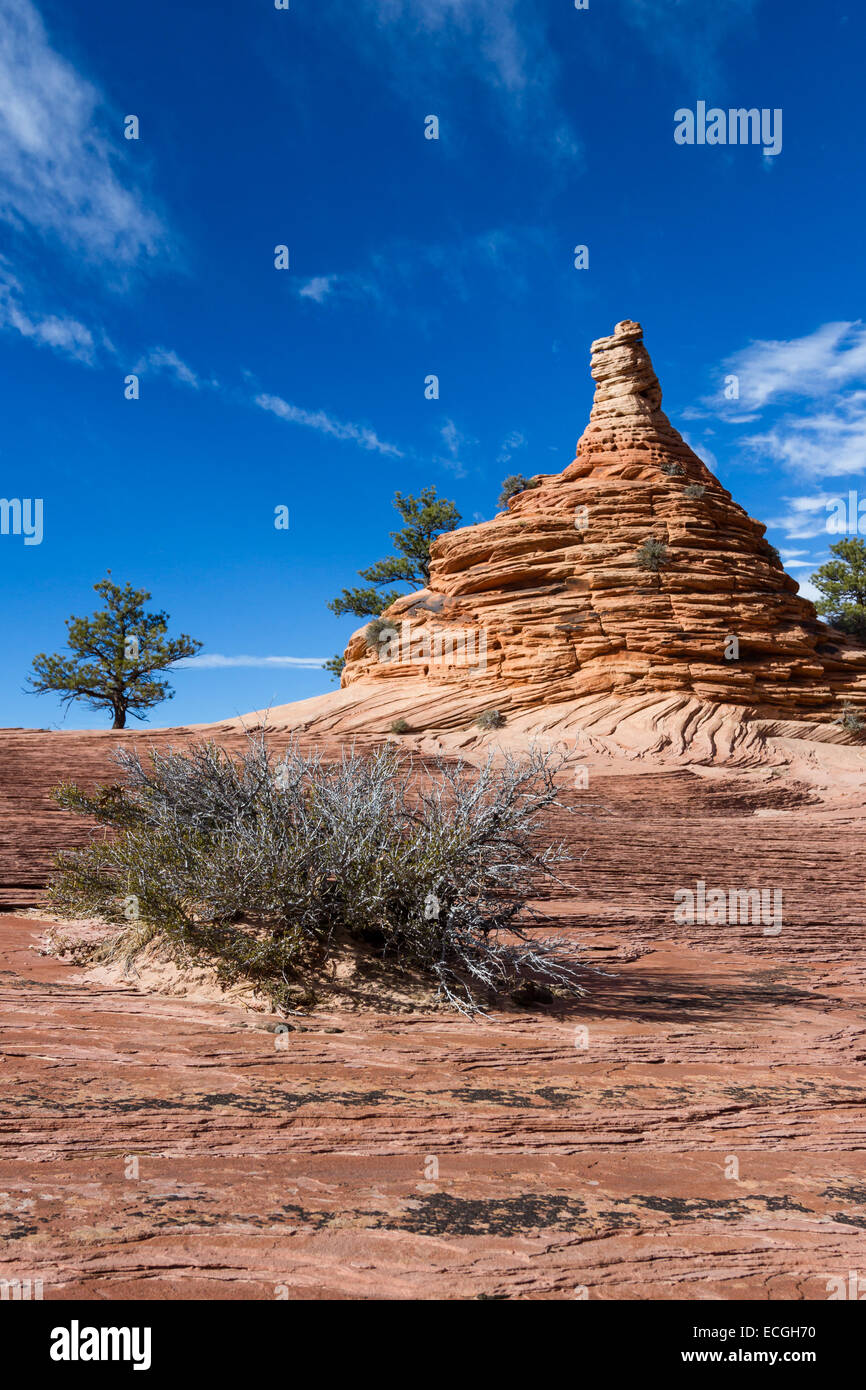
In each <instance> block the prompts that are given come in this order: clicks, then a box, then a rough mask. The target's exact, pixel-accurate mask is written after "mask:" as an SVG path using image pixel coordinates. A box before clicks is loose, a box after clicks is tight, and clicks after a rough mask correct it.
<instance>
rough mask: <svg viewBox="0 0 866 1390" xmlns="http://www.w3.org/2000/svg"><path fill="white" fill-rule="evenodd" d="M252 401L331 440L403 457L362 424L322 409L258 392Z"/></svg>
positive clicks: (395, 447)
mask: <svg viewBox="0 0 866 1390" xmlns="http://www.w3.org/2000/svg"><path fill="white" fill-rule="evenodd" d="M255 401H256V405H257V406H259V407H260V408H261V409H262V410H268V411H270V412H271V414H272V415H276V416H278V418H279V419H280V420H288V421H289V422H290V423H291V424H293V425H304V426H305V427H306V428H307V429H311V430H317V431H318V432H319V433H320V434H328V435H330V436H331V437H332V438H333V439H346V440H351V441H352V442H353V443H355V444H357V445H359V446H360V448H362V449H370V450H372V451H373V452H375V453H378V454H390V455H392V456H393V457H394V458H402V457H403V451H402V450H401V449H398V448H397V446H396V445H395V444H386V443H384V442H383V441H382V440H381V439H380V438H379V436H378V435H377V434H375V432H374V431H373V430H371V429H369V428H368V427H367V426H366V425H355V424H351V423H347V422H345V421H342V420H335V419H334V418H333V416H331V415H328V414H327V413H326V412H325V411H324V410H316V411H312V410H302V409H301V407H300V406H297V405H290V404H289V402H288V401H284V400H282V399H281V397H280V396H268V395H259V396H256V398H255Z"/></svg>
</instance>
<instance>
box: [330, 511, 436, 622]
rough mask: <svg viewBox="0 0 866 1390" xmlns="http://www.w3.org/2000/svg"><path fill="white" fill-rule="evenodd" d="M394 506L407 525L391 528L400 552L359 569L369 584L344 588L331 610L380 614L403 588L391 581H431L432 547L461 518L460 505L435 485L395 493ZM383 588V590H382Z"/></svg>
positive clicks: (417, 584) (417, 583) (419, 585)
mask: <svg viewBox="0 0 866 1390" xmlns="http://www.w3.org/2000/svg"><path fill="white" fill-rule="evenodd" d="M394 506H395V507H396V509H397V511H398V512H399V513H400V515H401V517H402V518H403V520H404V521H405V523H406V525H405V526H404V527H402V529H401V530H399V531H392V532H391V540H392V541H393V542H394V546H395V548H396V549H397V551H398V552H399V553H398V554H397V555H389V556H387V558H386V559H384V560H377V561H376V563H375V565H370V566H369V567H368V568H367V569H365V570H359V571H358V573H359V575H360V576H361V578H362V579H365V580H366V581H367V583H368V584H369V585H370V587H369V588H367V589H361V588H357V589H344V590H343V592H342V593H341V594H340V595H339V597H338V598H335V599H332V600H331V602H330V603H329V604H328V607H329V608H330V610H331V612H332V613H336V615H337V617H338V618H339V617H342V615H343V614H344V613H354V615H355V617H356V618H369V617H378V615H379V614H380V613H384V611H385V609H386V608H389V607H390V605H391V604H392V603H393V602H394V600H395V599H398V598H399V597H400V595H401V593H402V592H403V591H402V589H390V588H386V586H387V585H390V584H409V585H413V586H415V587H416V588H421V589H423V588H426V586H427V585H428V584H429V582H430V548H431V546H432V544H433V542H434V540H435V539H436V537H437V536H441V535H442V534H443V533H444V532H446V531H453V530H454V529H455V527H457V526H459V525H460V522H461V520H462V518H461V516H460V513H459V512H458V510H457V507H456V506H455V504H454V503H453V502H449V501H448V499H447V498H445V497H438V496H437V494H436V489H435V487H425V488H422V490H421V492H420V493H419V494H418V496H417V497H411V496H410V497H404V496H403V494H402V492H396V493H395V494H394ZM380 589H384V592H382V593H380V592H379V590H380Z"/></svg>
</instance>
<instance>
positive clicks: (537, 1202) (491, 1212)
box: [372, 1192, 588, 1236]
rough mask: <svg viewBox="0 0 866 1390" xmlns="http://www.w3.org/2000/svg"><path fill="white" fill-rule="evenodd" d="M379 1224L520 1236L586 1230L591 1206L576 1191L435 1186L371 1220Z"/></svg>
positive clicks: (423, 1231) (437, 1232) (420, 1231)
mask: <svg viewBox="0 0 866 1390" xmlns="http://www.w3.org/2000/svg"><path fill="white" fill-rule="evenodd" d="M372 1224H373V1225H374V1226H375V1227H376V1228H378V1229H384V1230H397V1231H410V1232H412V1233H413V1234H416V1235H428V1236H442V1235H450V1236H519V1235H529V1234H531V1233H533V1232H535V1231H563V1232H577V1231H586V1230H587V1227H588V1222H587V1218H586V1206H585V1204H584V1203H583V1202H581V1201H580V1200H579V1199H578V1198H576V1197H553V1196H536V1195H534V1194H532V1193H523V1194H521V1195H520V1196H519V1197H491V1198H487V1199H485V1200H481V1199H473V1198H468V1197H452V1196H451V1195H450V1194H449V1193H447V1192H435V1193H431V1194H429V1195H428V1196H425V1197H419V1198H417V1199H413V1200H412V1202H411V1205H410V1204H408V1203H407V1205H406V1206H405V1207H404V1209H403V1210H402V1211H401V1212H399V1213H397V1214H395V1215H393V1216H386V1217H383V1218H382V1219H381V1220H378V1221H376V1222H374V1223H372Z"/></svg>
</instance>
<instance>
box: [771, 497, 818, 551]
mask: <svg viewBox="0 0 866 1390" xmlns="http://www.w3.org/2000/svg"><path fill="white" fill-rule="evenodd" d="M834 500H835V494H834V493H831V492H814V493H807V494H804V495H802V496H799V497H783V498H782V501H783V502H784V503H785V504H786V508H787V509H786V511H784V512H782V513H781V514H780V515H779V516H774V517H772V518H771V519H770V520H769V521H768V522H767V525H768V526H769V527H771V528H772V529H774V530H778V531H783V532H784V533H785V538H786V539H787V540H790V541H808V540H813V539H814V538H815V537H816V536H826V534H827V518H828V515H829V511H828V506H829V505H830V504H832V502H833V501H834ZM805 553H806V552H805V551H802V550H794V551H787V552H786V551H783V552H782V556H783V558H784V556H785V554H789V555H803V554H805Z"/></svg>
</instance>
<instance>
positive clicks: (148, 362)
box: [133, 347, 217, 391]
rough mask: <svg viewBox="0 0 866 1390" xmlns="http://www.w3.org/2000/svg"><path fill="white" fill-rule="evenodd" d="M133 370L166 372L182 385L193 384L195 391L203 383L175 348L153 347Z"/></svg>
mask: <svg viewBox="0 0 866 1390" xmlns="http://www.w3.org/2000/svg"><path fill="white" fill-rule="evenodd" d="M133 370H134V371H135V372H137V373H142V372H146V371H148V370H150V371H154V372H160V373H164V374H165V375H166V376H170V377H173V378H174V380H175V381H177V382H179V383H180V384H181V385H182V386H191V387H192V389H193V390H194V391H198V390H199V388H200V387H201V385H202V381H201V378H200V377H199V376H197V374H196V373H195V372H194V371H193V369H192V367H188V366H187V364H186V363H185V362H184V361H183V360H182V359H181V358H180V357H178V355H177V353H176V352H175V351H174V349H173V348H165V347H155V348H151V349H150V351H149V352H146V353H145V355H144V356H143V357H142V358H140V360H139V361H138V363H137V365H136V366H135V368H134V369H133ZM207 384H208V385H210V386H216V385H217V382H215V381H211V382H208V383H207Z"/></svg>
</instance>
